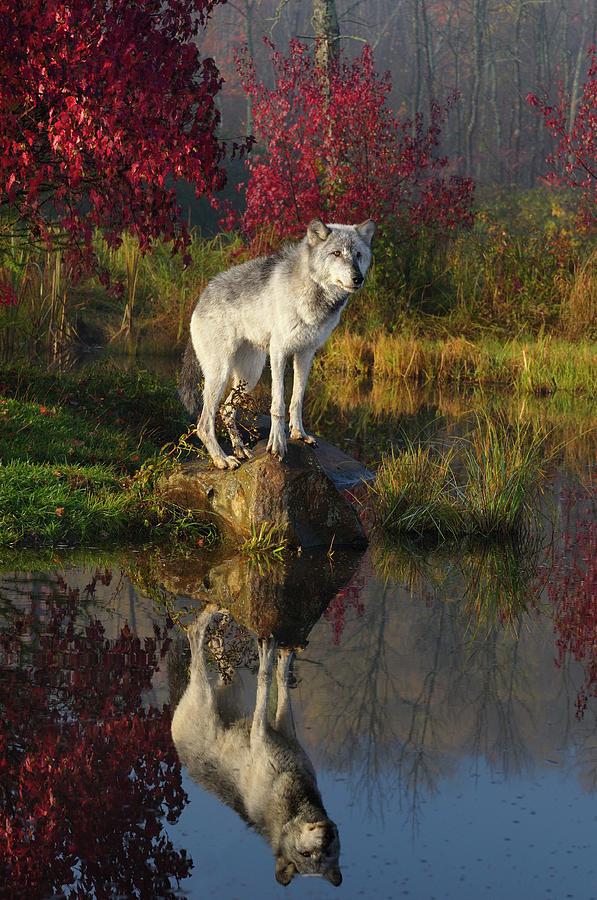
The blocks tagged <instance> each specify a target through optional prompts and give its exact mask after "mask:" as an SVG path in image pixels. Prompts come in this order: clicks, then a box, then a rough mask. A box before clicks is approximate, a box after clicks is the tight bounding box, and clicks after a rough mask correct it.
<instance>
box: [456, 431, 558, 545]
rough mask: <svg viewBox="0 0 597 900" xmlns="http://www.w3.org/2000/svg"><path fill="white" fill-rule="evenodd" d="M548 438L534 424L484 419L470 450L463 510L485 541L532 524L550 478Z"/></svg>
mask: <svg viewBox="0 0 597 900" xmlns="http://www.w3.org/2000/svg"><path fill="white" fill-rule="evenodd" d="M547 437H548V435H546V434H539V435H538V436H537V435H534V434H533V433H532V430H531V427H530V426H529V425H517V426H515V427H509V426H508V425H507V424H506V423H505V422H500V421H498V422H494V421H492V420H491V419H489V418H487V419H485V420H483V421H482V422H481V423H480V424H479V426H478V428H477V429H476V431H475V432H474V433H473V435H472V437H471V438H470V442H469V443H468V444H465V445H464V450H463V465H464V480H465V483H464V488H463V507H464V509H465V510H466V518H467V520H468V530H469V531H470V532H471V533H473V534H477V535H479V536H481V537H493V536H500V535H507V534H513V533H515V532H517V531H519V530H520V529H521V528H522V527H523V525H524V523H526V522H528V521H529V519H530V517H531V516H532V513H533V510H534V504H535V501H536V499H537V496H538V495H539V494H540V493H541V491H542V489H543V486H544V484H545V480H546V476H547V468H548V462H549V454H548V453H547V451H546V439H547Z"/></svg>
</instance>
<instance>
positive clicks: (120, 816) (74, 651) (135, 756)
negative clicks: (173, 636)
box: [0, 585, 191, 898]
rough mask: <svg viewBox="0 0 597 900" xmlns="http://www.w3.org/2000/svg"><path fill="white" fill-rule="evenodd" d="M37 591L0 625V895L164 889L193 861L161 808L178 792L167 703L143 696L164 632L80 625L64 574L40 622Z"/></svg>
mask: <svg viewBox="0 0 597 900" xmlns="http://www.w3.org/2000/svg"><path fill="white" fill-rule="evenodd" d="M88 593H90V592H89V591H88ZM39 600H40V598H39V596H36V597H35V598H34V599H33V601H32V606H31V611H30V612H29V613H24V614H15V617H14V623H13V626H12V627H11V628H10V629H9V630H7V631H4V632H3V633H2V635H1V636H0V642H1V643H0V648H1V650H0V803H1V807H0V846H2V854H1V855H0V883H1V884H3V885H4V892H3V894H2V896H3V897H15V898H16V897H41V896H54V895H55V894H58V893H59V894H60V896H79V897H92V896H93V897H113V896H122V897H167V896H174V890H173V888H172V885H171V880H172V879H174V880H175V881H178V880H179V879H180V878H183V877H185V875H186V874H187V873H188V870H189V867H190V865H191V862H190V860H189V859H188V858H187V857H186V855H185V853H184V851H182V852H177V851H175V850H174V848H173V846H172V844H171V842H170V841H169V840H168V839H167V837H166V836H165V835H164V834H163V833H162V824H161V819H162V816H163V815H164V814H166V815H167V817H168V819H169V820H170V821H174V820H175V819H176V818H177V816H178V815H179V814H180V812H181V810H182V808H183V806H184V803H185V801H186V797H185V794H184V792H183V790H182V785H181V773H180V765H179V763H178V759H177V756H176V752H175V750H174V748H173V745H172V741H171V738H170V715H169V712H168V710H167V708H164V709H163V710H162V711H158V710H156V709H153V708H149V709H145V708H144V706H143V697H142V694H143V692H144V691H145V690H147V689H148V688H149V687H150V686H151V679H152V675H153V673H154V671H155V669H156V668H157V665H158V661H159V658H160V656H163V655H164V653H165V651H166V649H167V646H168V642H169V639H168V638H167V636H166V634H165V633H163V632H160V631H159V630H157V629H156V632H155V637H154V638H153V639H146V641H145V644H144V645H143V646H142V645H141V643H140V641H139V640H138V639H137V638H136V637H135V636H134V635H133V634H132V632H131V631H130V630H129V628H128V627H127V626H125V628H123V630H122V634H121V636H120V638H119V640H117V641H116V642H109V641H107V640H105V638H104V632H103V628H102V625H101V624H100V622H99V621H97V620H91V621H89V623H88V625H87V627H86V628H84V629H81V628H80V626H78V625H77V624H76V623H77V617H78V614H79V605H80V598H79V592H78V590H76V591H73V590H70V589H68V588H67V586H66V585H62V588H61V590H59V591H56V592H55V593H54V595H53V596H51V597H50V598H49V600H48V606H47V620H46V621H45V622H44V623H43V625H42V624H41V623H40V621H39V619H38V618H37V617H36V613H38V612H39Z"/></svg>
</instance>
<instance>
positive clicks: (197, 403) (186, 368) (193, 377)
mask: <svg viewBox="0 0 597 900" xmlns="http://www.w3.org/2000/svg"><path fill="white" fill-rule="evenodd" d="M200 381H201V367H200V365H199V361H198V359H197V354H196V353H195V350H194V349H193V342H192V341H191V338H190V337H189V339H188V341H187V345H186V347H185V351H184V356H183V358H182V367H181V370H180V379H179V385H178V396H179V397H180V400H181V403H182V405H183V406H184V407H185V408H186V409H187V410H188V412H189V415H191V416H192V417H193V418H194V419H196V418H197V416H198V415H199V413H200V412H201V407H202V397H201V389H200V387H199V382H200Z"/></svg>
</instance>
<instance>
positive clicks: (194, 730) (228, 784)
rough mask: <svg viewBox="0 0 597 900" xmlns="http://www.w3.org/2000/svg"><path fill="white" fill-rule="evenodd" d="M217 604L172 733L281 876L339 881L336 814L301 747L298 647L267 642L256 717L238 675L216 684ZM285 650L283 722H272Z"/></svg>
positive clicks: (197, 636) (194, 652)
mask: <svg viewBox="0 0 597 900" xmlns="http://www.w3.org/2000/svg"><path fill="white" fill-rule="evenodd" d="M215 615H217V609H216V607H215V606H214V605H213V604H212V605H210V606H208V607H206V609H205V610H203V612H202V613H201V614H200V615H199V616H198V618H197V619H196V620H195V622H194V623H193V625H191V626H190V627H189V630H188V638H189V644H190V646H191V670H190V680H189V684H188V686H187V688H186V691H185V692H184V694H183V696H182V697H181V700H180V702H179V704H178V706H177V707H176V710H175V712H174V715H173V717H172V737H173V740H174V744H175V746H176V749H177V752H178V755H179V757H180V760H181V762H182V764H183V765H184V766H185V768H186V769H187V771H188V773H189V775H190V776H191V777H192V778H193V779H194V780H195V781H197V782H198V783H199V784H201V785H202V787H204V788H205V789H206V790H208V791H210V792H211V793H212V794H215V796H216V797H218V798H219V799H220V800H222V802H224V803H226V804H227V805H228V806H230V807H231V808H232V809H234V810H235V812H237V813H238V815H239V816H241V818H242V819H244V820H245V821H246V822H247V823H248V824H249V825H251V826H252V827H253V828H255V829H256V830H257V831H258V832H259V833H260V834H261V835H262V836H263V837H264V838H265V839H266V840H267V842H268V843H269V845H270V847H271V849H272V851H273V854H274V857H275V861H276V869H275V874H276V879H277V880H278V881H279V882H280V884H284V885H286V884H289V883H290V881H291V880H292V878H293V877H294V876H295V875H296V874H299V875H320V876H322V877H323V878H326V879H327V880H328V881H329V882H331V884H333V885H336V886H337V885H339V884H340V883H341V882H342V875H341V873H340V868H339V864H338V858H339V855H340V841H339V838H338V829H337V828H336V825H335V824H334V823H333V822H332V821H331V819H329V818H328V815H327V813H326V811H325V809H324V807H323V803H322V800H321V795H320V793H319V790H318V787H317V781H316V777H315V772H314V770H313V766H312V765H311V762H310V760H309V758H308V757H307V754H306V753H305V751H304V750H303V749H302V747H301V745H300V744H299V742H298V740H297V738H296V733H295V727H294V719H293V716H292V708H291V704H290V697H289V690H288V679H289V673H290V666H291V662H292V656H293V651H291V650H287V649H279V650H278V648H277V645H276V641H275V640H274V639H273V638H271V639H270V640H267V641H260V642H259V648H258V650H259V673H258V675H257V695H256V700H255V710H254V713H253V717H252V719H250V718H249V717H247V716H245V715H244V711H242V710H241V709H240V706H241V704H240V702H239V700H240V697H239V693H238V679H236V678H235V679H234V680H233V681H232V683H231V684H225V683H224V682H223V681H222V680H221V681H220V683H219V684H218V685H216V686H215V687H213V686H212V684H211V683H210V681H209V678H208V673H207V669H206V665H205V656H204V646H203V645H204V641H205V634H206V629H207V627H208V625H209V624H210V622H211V621H212V619H213V617H214V616H215ZM276 653H277V672H276V679H277V689H278V695H277V707H276V711H275V723H274V724H273V726H270V725H269V724H268V721H267V709H268V700H269V693H270V686H271V681H272V677H273V668H274V660H275V659H276Z"/></svg>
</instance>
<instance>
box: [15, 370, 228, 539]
mask: <svg viewBox="0 0 597 900" xmlns="http://www.w3.org/2000/svg"><path fill="white" fill-rule="evenodd" d="M0 384H1V385H2V390H3V396H2V397H1V398H0V547H3V548H6V547H22V546H36V547H37V546H39V547H43V546H50V545H52V546H53V545H57V544H66V545H77V544H83V543H88V544H94V545H103V544H106V543H110V542H115V541H121V540H127V541H132V542H136V543H143V542H154V543H158V542H172V541H181V542H183V543H187V544H188V543H191V544H194V545H195V546H196V545H197V544H200V545H202V546H203V545H204V544H209V543H210V542H213V540H214V539H215V532H214V529H213V526H210V525H207V524H205V523H204V522H202V521H201V520H200V519H197V518H196V517H194V516H193V515H192V514H191V513H189V512H188V511H186V510H181V509H179V508H177V507H176V506H174V505H173V504H171V503H167V502H165V501H163V500H162V499H161V497H160V494H159V490H158V489H157V482H158V479H159V476H160V474H161V472H162V469H163V468H164V466H171V465H172V464H173V463H172V458H171V454H168V453H166V452H165V451H164V452H162V451H161V449H160V448H161V446H162V444H163V442H164V441H167V440H171V441H172V440H174V441H176V440H178V437H179V435H180V433H181V431H184V430H186V426H187V425H188V423H187V421H186V416H185V414H184V412H183V410H182V408H181V407H180V404H179V402H178V400H177V399H176V396H175V391H174V386H173V385H172V384H168V383H164V382H161V381H159V380H158V379H157V378H155V377H154V376H151V375H149V374H148V373H141V372H139V373H136V374H129V373H122V372H118V370H107V369H106V370H104V369H101V368H100V369H97V370H94V371H93V372H83V373H79V374H78V375H76V374H67V375H60V376H59V375H56V374H55V373H49V372H47V371H42V370H35V369H29V370H27V369H16V368H15V369H11V368H8V367H4V368H2V369H0ZM170 446H172V445H170ZM190 449H191V448H190V446H187V447H186V448H185V449H184V452H190Z"/></svg>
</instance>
